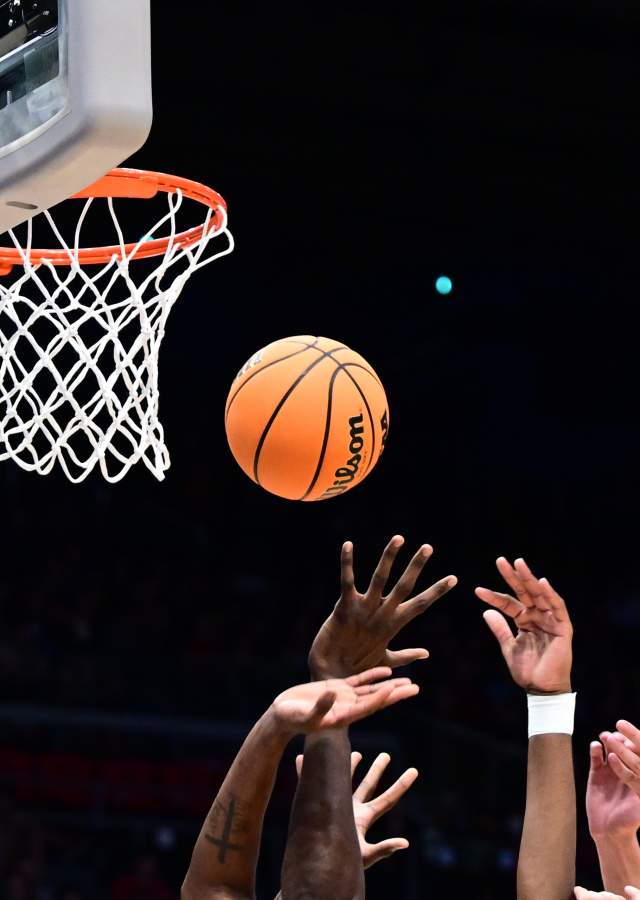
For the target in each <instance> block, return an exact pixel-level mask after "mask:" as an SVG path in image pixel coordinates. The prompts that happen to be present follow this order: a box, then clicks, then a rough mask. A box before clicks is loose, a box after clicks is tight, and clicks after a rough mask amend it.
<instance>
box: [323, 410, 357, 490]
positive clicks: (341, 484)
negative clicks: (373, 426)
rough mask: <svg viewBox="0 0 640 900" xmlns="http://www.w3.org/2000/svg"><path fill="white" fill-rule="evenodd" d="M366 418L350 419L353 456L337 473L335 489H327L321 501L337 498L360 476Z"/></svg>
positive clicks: (350, 443) (350, 449) (351, 451)
mask: <svg viewBox="0 0 640 900" xmlns="http://www.w3.org/2000/svg"><path fill="white" fill-rule="evenodd" d="M363 422H364V417H363V416H362V413H361V414H360V415H359V416H353V418H351V419H349V453H351V454H353V455H352V456H351V457H350V458H349V459H348V460H347V461H346V463H345V464H344V466H340V467H339V468H338V469H336V471H335V476H334V477H335V479H336V480H335V481H334V482H333V487H330V488H327V490H326V491H325V492H324V494H323V495H322V497H321V498H320V499H321V500H324V499H325V498H327V497H335V496H336V495H337V494H342V493H343V492H344V491H346V489H347V487H348V486H349V485H350V484H351V482H352V481H353V480H354V478H355V477H356V475H357V474H358V470H359V468H360V463H361V462H362V453H361V451H362V449H363V447H364V438H363V437H361V435H363V434H364V426H363V424H362V423H363Z"/></svg>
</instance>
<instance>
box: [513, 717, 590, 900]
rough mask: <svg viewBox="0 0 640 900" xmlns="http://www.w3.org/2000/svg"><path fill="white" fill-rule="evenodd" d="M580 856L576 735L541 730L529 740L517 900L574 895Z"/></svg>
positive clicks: (555, 899) (550, 899) (559, 899)
mask: <svg viewBox="0 0 640 900" xmlns="http://www.w3.org/2000/svg"><path fill="white" fill-rule="evenodd" d="M575 854H576V794H575V781H574V775H573V755H572V739H571V736H570V735H568V734H539V735H536V736H535V737H532V738H531V739H530V741H529V761H528V769H527V807H526V812H525V819H524V828H523V832H522V842H521V845H520V857H519V862H518V900H569V898H571V897H573V887H574V885H575Z"/></svg>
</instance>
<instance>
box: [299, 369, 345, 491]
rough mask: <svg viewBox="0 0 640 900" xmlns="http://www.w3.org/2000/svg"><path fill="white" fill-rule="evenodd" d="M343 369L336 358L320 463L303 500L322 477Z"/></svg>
mask: <svg viewBox="0 0 640 900" xmlns="http://www.w3.org/2000/svg"><path fill="white" fill-rule="evenodd" d="M341 371H342V366H340V365H339V364H337V360H336V369H335V371H334V373H333V375H332V376H331V380H330V381H329V387H328V388H327V415H326V417H325V420H324V437H323V438H322V447H321V449H320V457H319V458H318V465H317V466H316V471H315V474H314V476H313V478H312V479H311V484H310V485H309V487H308V488H307V490H306V491H305V493H304V494H303V495H302V497H300V499H301V500H306V499H307V497H308V496H309V494H310V493H311V491H312V490H313V489H314V487H315V486H316V482H317V481H318V478H319V477H320V472H321V471H322V464H323V462H324V457H325V454H326V452H327V444H328V443H329V431H330V429H331V409H332V407H333V386H334V384H335V381H336V378H337V377H338V375H339V374H340V372H341Z"/></svg>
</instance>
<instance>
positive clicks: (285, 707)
mask: <svg viewBox="0 0 640 900" xmlns="http://www.w3.org/2000/svg"><path fill="white" fill-rule="evenodd" d="M390 674H391V670H390V669H389V668H378V669H373V670H370V671H368V672H364V673H362V674H361V675H358V676H355V677H353V678H350V679H346V680H337V679H334V680H331V681H326V682H319V683H315V684H302V685H298V686H297V687H294V688H290V689H289V690H288V691H285V692H284V693H283V694H280V696H279V697H277V698H276V700H275V701H274V702H273V704H272V706H271V707H270V708H269V710H268V711H267V712H266V713H265V715H264V716H263V717H262V718H261V719H260V721H259V722H258V723H257V725H256V726H255V727H254V728H253V729H252V731H251V733H250V734H249V736H248V737H247V739H246V741H245V742H244V744H243V746H242V748H241V750H240V752H239V754H238V756H237V757H236V760H235V762H234V763H233V765H232V767H231V769H230V770H229V774H228V775H227V777H226V778H225V781H224V784H223V785H222V787H221V788H220V791H219V793H218V796H217V797H216V799H215V802H214V804H213V806H212V808H211V811H210V813H209V815H208V817H207V819H206V821H205V823H204V826H203V828H202V830H201V832H200V836H199V837H198V840H197V843H196V846H195V849H194V851H193V856H192V859H191V865H190V867H189V871H188V872H187V876H186V879H185V882H184V885H183V887H182V895H181V896H182V900H252V898H254V897H255V874H256V865H257V860H258V854H259V850H260V841H261V837H262V824H263V820H264V814H265V811H266V808H267V804H268V802H269V798H270V796H271V791H272V789H273V783H274V780H275V776H276V772H277V769H278V765H279V763H280V760H281V758H282V754H283V752H284V749H285V747H286V746H287V744H288V743H289V741H290V740H291V739H292V738H293V737H294V736H295V735H297V734H307V733H310V732H320V733H321V732H323V731H324V730H325V729H336V728H346V727H348V725H350V724H351V722H354V721H357V720H358V719H361V718H364V717H365V716H368V715H371V714H372V713H374V712H376V711H377V710H378V709H382V708H383V707H385V706H389V705H391V704H393V703H397V702H398V701H399V700H403V699H405V698H407V697H411V696H414V694H416V693H417V691H418V688H417V687H416V686H415V685H412V684H411V683H410V680H409V679H408V678H396V679H389V680H386V681H382V682H380V683H374V682H375V681H376V679H380V678H387V676H388V675H390Z"/></svg>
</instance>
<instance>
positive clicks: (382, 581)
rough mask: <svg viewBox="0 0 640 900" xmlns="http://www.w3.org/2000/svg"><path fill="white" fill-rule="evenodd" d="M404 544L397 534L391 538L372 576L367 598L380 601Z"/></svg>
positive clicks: (400, 536)
mask: <svg viewBox="0 0 640 900" xmlns="http://www.w3.org/2000/svg"><path fill="white" fill-rule="evenodd" d="M403 544H404V538H403V537H402V535H400V534H396V535H395V536H394V537H392V538H391V540H390V541H389V543H388V544H387V546H386V547H385V549H384V552H383V554H382V556H381V557H380V560H379V562H378V565H377V566H376V569H375V572H374V573H373V575H372V576H371V583H370V585H369V589H368V590H367V593H366V596H367V597H368V598H369V599H372V600H380V598H381V597H382V595H383V593H384V589H385V588H386V586H387V581H388V580H389V575H390V574H391V569H392V567H393V564H394V562H395V559H396V556H397V555H398V551H399V550H400V547H402V545H403Z"/></svg>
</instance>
